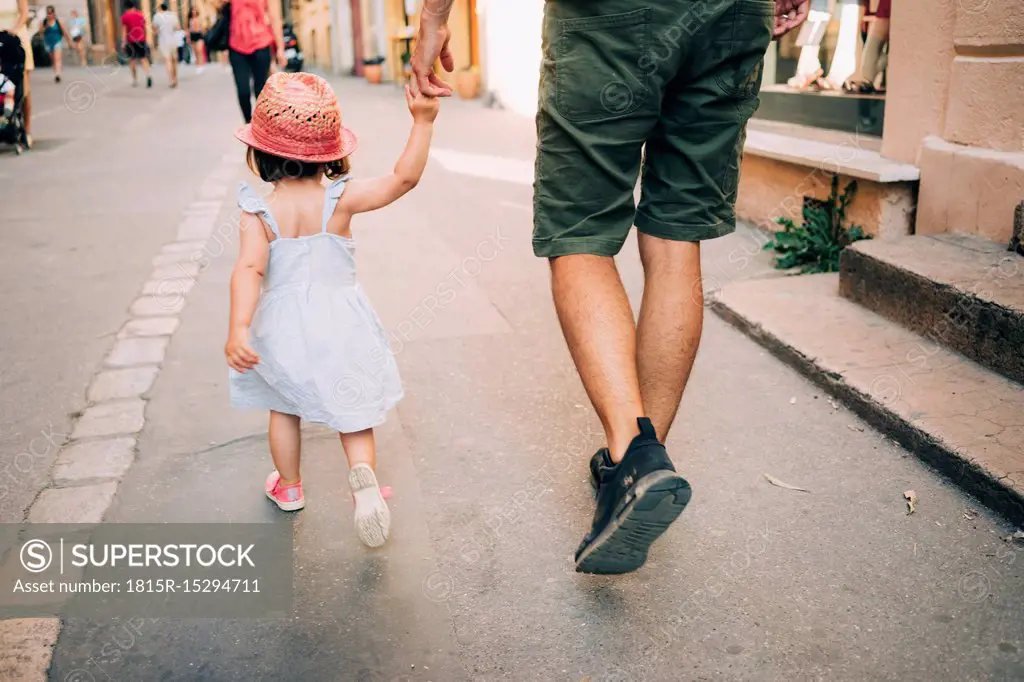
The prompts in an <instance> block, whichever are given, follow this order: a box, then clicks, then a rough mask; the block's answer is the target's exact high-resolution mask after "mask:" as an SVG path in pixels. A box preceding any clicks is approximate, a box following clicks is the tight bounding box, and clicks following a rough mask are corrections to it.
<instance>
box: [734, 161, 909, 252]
mask: <svg viewBox="0 0 1024 682" xmlns="http://www.w3.org/2000/svg"><path fill="white" fill-rule="evenodd" d="M850 180H851V178H849V177H847V176H845V175H840V176H839V189H840V191H843V189H845V188H846V186H847V184H848V183H849V182H850ZM831 183H832V174H831V173H829V172H827V171H825V170H822V169H820V168H809V167H806V166H797V165H795V164H792V163H786V162H783V161H777V160H775V159H769V158H765V157H761V156H757V155H754V154H749V153H748V154H745V155H744V156H743V167H742V173H741V175H740V191H739V198H738V200H737V202H736V215H737V216H738V217H739V218H741V219H743V220H747V221H749V222H752V223H754V224H755V225H757V226H758V227H762V228H768V229H771V230H775V229H778V228H777V227H775V226H774V223H775V219H776V218H779V217H785V218H791V219H792V220H794V221H795V222H797V223H799V222H800V221H801V212H802V208H803V201H804V197H811V198H814V199H827V198H828V195H829V192H830V191H831V189H832V187H831ZM913 207H914V196H913V189H912V184H911V183H888V184H878V183H874V182H870V181H867V180H863V179H862V180H857V195H856V197H855V198H854V200H853V203H852V204H851V205H850V207H849V210H848V213H847V220H848V221H849V222H850V223H851V224H854V225H860V226H861V227H863V228H864V231H865V232H867V233H868V234H870V235H871V236H873V237H896V236H903V235H906V234H908V233H909V232H910V229H911V225H912V220H913Z"/></svg>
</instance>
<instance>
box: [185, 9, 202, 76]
mask: <svg viewBox="0 0 1024 682" xmlns="http://www.w3.org/2000/svg"><path fill="white" fill-rule="evenodd" d="M188 31H189V33H188V36H189V42H190V43H191V45H192V54H193V55H195V60H196V73H197V74H199V73H202V72H203V69H204V68H206V40H205V36H206V28H205V26H204V25H203V20H202V19H201V18H200V16H199V10H197V9H196V8H195V7H193V8H192V9H191V10H190V11H189V16H188Z"/></svg>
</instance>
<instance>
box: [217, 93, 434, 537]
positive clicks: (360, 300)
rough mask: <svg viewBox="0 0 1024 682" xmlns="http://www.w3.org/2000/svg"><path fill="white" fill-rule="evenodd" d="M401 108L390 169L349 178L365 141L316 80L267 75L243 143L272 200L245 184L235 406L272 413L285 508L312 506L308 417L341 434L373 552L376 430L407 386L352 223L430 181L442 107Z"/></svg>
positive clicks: (231, 351) (385, 515) (241, 134)
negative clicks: (399, 147) (307, 487)
mask: <svg viewBox="0 0 1024 682" xmlns="http://www.w3.org/2000/svg"><path fill="white" fill-rule="evenodd" d="M406 102H407V104H408V107H409V111H410V113H411V114H412V118H413V124H412V132H411V133H410V134H409V141H408V144H407V145H406V147H405V151H404V152H403V153H402V155H401V157H400V158H399V159H398V163H397V164H396V165H395V170H394V173H392V174H391V175H387V176H383V177H379V178H370V179H365V180H349V179H348V173H349V171H350V164H349V155H350V154H351V153H352V152H353V151H354V150H355V148H356V136H355V134H354V133H352V132H351V131H350V130H348V129H347V128H345V127H344V126H343V125H342V122H341V111H340V109H339V107H338V101H337V99H336V97H335V94H334V92H333V91H332V90H331V88H330V86H329V85H328V84H327V82H326V81H325V80H323V79H322V78H320V77H319V76H314V75H312V74H308V73H278V74H274V75H273V76H271V77H270V79H269V80H268V81H267V84H266V87H265V88H264V90H263V92H262V93H261V94H260V96H259V98H257V100H256V111H255V115H254V117H253V121H252V123H250V124H247V125H245V126H243V127H242V128H241V129H240V130H239V131H238V133H237V134H236V136H237V137H238V139H239V140H241V141H242V142H244V143H245V144H247V145H248V146H249V151H248V162H249V167H250V168H251V169H252V170H253V172H254V173H256V174H258V175H259V177H260V179H262V180H264V181H266V182H270V183H272V184H273V190H272V192H271V194H270V196H269V198H268V199H266V200H265V199H263V198H262V197H261V196H260V195H259V194H258V193H257V192H256V190H254V189H253V188H252V187H250V186H249V185H248V184H245V183H242V185H241V186H240V188H239V193H238V205H239V207H240V208H241V209H242V214H241V215H242V217H241V222H240V224H239V234H240V238H239V240H240V248H239V255H238V261H237V262H236V264H235V268H234V272H233V273H232V276H231V313H230V324H229V330H230V331H229V335H228V340H227V344H226V345H225V347H224V354H225V356H226V357H227V362H228V365H229V366H230V367H231V369H230V370H229V372H230V389H231V402H232V404H233V405H234V406H235V407H239V408H255V409H261V410H269V412H270V422H269V432H268V440H269V445H270V455H271V457H272V458H273V460H274V467H275V469H274V471H273V472H272V473H271V474H270V476H268V477H267V480H266V484H265V491H266V494H267V496H268V497H269V498H270V499H271V500H272V501H273V502H274V503H275V504H276V505H277V506H278V507H280V508H281V509H283V510H285V511H295V510H298V509H302V508H303V507H304V506H305V503H306V502H305V497H304V496H303V491H302V477H301V474H300V471H299V460H300V450H301V438H300V431H299V427H300V422H301V421H302V420H305V421H308V422H316V423H320V424H326V425H327V426H328V427H330V428H332V429H334V430H336V431H338V432H339V434H340V438H341V445H342V447H343V449H344V451H345V455H346V457H347V458H348V464H349V485H350V487H351V490H352V495H353V497H354V500H355V526H356V531H357V534H358V536H359V539H360V540H361V541H362V542H363V543H364V544H366V545H368V546H370V547H377V546H379V545H382V544H383V543H384V542H385V540H387V537H388V533H389V530H390V524H391V517H390V512H389V511H388V507H387V503H386V502H385V497H386V492H385V491H382V490H381V488H380V487H379V484H378V482H377V476H376V473H375V471H376V460H377V454H376V450H375V446H374V438H373V429H374V427H376V426H379V425H380V424H382V423H383V422H384V421H385V418H386V415H387V412H388V410H390V409H391V408H392V407H393V406H394V405H395V404H396V403H397V402H398V401H399V400H400V399H401V398H402V384H401V381H400V379H399V376H398V369H397V366H396V364H395V359H394V357H393V355H392V353H391V350H390V348H389V347H388V341H387V334H386V332H385V331H384V327H383V326H382V325H381V322H380V319H379V318H378V317H377V314H376V313H375V312H374V310H373V308H372V307H371V306H370V302H369V300H368V299H367V297H366V294H365V293H364V292H363V289H362V288H361V287H360V286H359V283H358V282H357V281H356V270H355V260H354V256H355V244H354V242H353V240H352V231H351V223H352V219H353V217H354V216H355V215H356V214H359V213H364V212H368V211H373V210H376V209H378V208H383V207H384V206H387V205H388V204H391V203H392V202H394V201H396V200H398V199H399V198H400V197H402V196H403V195H404V194H406V193H407V192H408V191H409V190H411V189H412V188H413V187H415V186H416V184H417V183H418V182H419V179H420V177H421V176H422V174H423V169H424V167H425V166H426V163H427V156H428V154H429V151H430V140H431V136H432V134H433V122H434V119H435V118H436V117H437V112H438V101H437V99H434V98H428V97H424V96H422V95H418V94H417V95H414V94H413V92H412V90H411V89H409V87H408V86H407V89H406ZM325 178H326V180H328V181H329V185H328V186H327V187H326V188H325V187H324V186H323V184H322V183H323V180H324V179H325ZM270 206H273V207H274V209H273V212H271V210H270Z"/></svg>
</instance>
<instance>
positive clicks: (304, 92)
mask: <svg viewBox="0 0 1024 682" xmlns="http://www.w3.org/2000/svg"><path fill="white" fill-rule="evenodd" d="M235 137H237V138H238V139H239V140H241V141H242V142H244V143H245V144H247V145H249V146H250V147H255V148H256V149H259V150H260V151H264V152H267V153H268V154H273V155H274V156H280V157H283V158H286V159H295V160H296V161H306V162H309V163H326V162H327V161H335V160H337V159H341V158H344V157H346V156H348V155H349V154H351V153H352V152H353V151H355V148H356V146H357V144H358V142H357V140H356V136H355V133H353V132H352V131H351V130H349V129H348V128H346V127H344V126H343V125H341V108H340V107H339V106H338V98H337V97H335V96H334V91H333V90H331V86H330V85H328V84H327V81H325V80H324V79H323V78H320V76H314V75H313V74H311V73H275V74H273V75H272V76H271V77H270V78H268V79H267V82H266V84H265V85H264V86H263V90H262V92H260V96H259V97H258V98H257V99H256V110H255V111H254V112H253V115H252V123H249V124H248V125H244V126H242V127H241V128H239V129H238V131H237V132H236V133H235Z"/></svg>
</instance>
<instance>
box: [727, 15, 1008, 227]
mask: <svg viewBox="0 0 1024 682" xmlns="http://www.w3.org/2000/svg"><path fill="white" fill-rule="evenodd" d="M887 56H888V59H887V62H888V63H887V71H886V74H885V84H886V85H885V94H884V129H883V131H882V134H881V136H880V139H879V138H878V137H876V136H873V135H863V134H859V133H858V132H856V131H854V132H850V131H844V132H839V131H816V130H813V129H812V128H811V127H807V126H786V125H783V124H782V123H781V122H779V121H770V122H763V121H760V120H755V121H754V122H752V124H751V127H750V132H749V133H748V139H747V145H746V152H747V153H746V156H745V158H744V162H743V175H742V178H741V183H740V195H739V201H738V213H739V214H740V216H741V217H743V218H746V219H748V220H751V221H753V222H755V223H758V224H760V225H762V226H766V227H767V226H769V225H770V224H771V222H772V221H773V219H774V218H775V217H777V216H788V217H798V216H799V213H800V208H801V206H802V205H803V202H804V201H805V200H806V199H807V198H810V199H823V198H825V197H826V196H827V194H828V189H829V181H830V178H831V175H832V173H834V172H838V173H839V174H840V177H841V178H842V180H843V184H844V186H845V183H846V182H847V181H849V180H852V179H856V180H857V182H858V186H859V193H858V196H857V198H856V200H855V203H854V205H853V207H852V210H851V214H850V219H851V222H854V223H859V224H862V225H863V226H864V227H865V229H866V230H867V232H868V233H869V234H872V235H873V236H876V237H883V238H884V237H886V236H899V235H906V234H936V233H944V232H955V233H961V234H974V235H978V236H981V237H985V238H987V239H991V240H993V241H997V242H1004V243H1005V242H1008V241H1009V239H1010V236H1011V233H1012V229H1013V212H1014V208H1015V206H1016V205H1017V204H1019V203H1020V202H1021V201H1024V6H1022V4H1021V2H1020V0H894V6H893V7H892V19H891V28H890V36H889V41H888V48H887ZM765 87H766V86H765V85H763V86H762V100H764V98H765V97H772V96H774V95H775V93H774V92H772V91H771V88H772V86H771V85H768V86H767V91H766V89H765ZM779 87H781V86H779ZM828 96H830V97H838V96H840V95H835V94H829V95H828ZM809 101H811V103H812V104H813V100H809Z"/></svg>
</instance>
